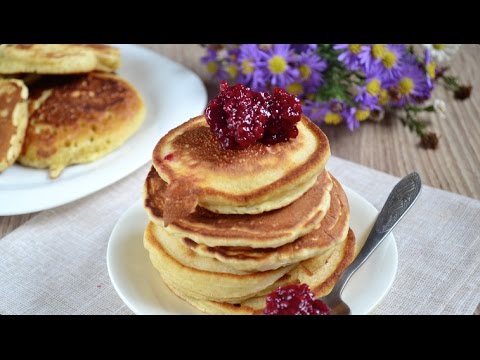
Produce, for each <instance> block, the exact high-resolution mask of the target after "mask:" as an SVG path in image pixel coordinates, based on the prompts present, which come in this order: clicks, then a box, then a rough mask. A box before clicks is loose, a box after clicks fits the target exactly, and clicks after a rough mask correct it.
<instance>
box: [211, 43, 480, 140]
mask: <svg viewBox="0 0 480 360" xmlns="http://www.w3.org/2000/svg"><path fill="white" fill-rule="evenodd" d="M204 46H205V48H206V51H207V53H206V55H205V56H204V57H202V59H201V61H202V63H203V64H205V66H206V68H207V70H208V72H209V73H210V74H211V75H212V76H213V77H214V78H215V79H217V80H228V81H229V82H231V83H243V84H245V85H247V86H249V87H251V88H252V89H253V90H256V91H265V90H272V88H273V87H282V88H285V89H286V90H287V91H288V92H289V93H291V94H294V95H296V96H297V97H298V98H299V99H300V100H301V101H302V104H303V111H304V113H305V114H306V115H307V116H308V117H310V119H311V120H313V121H314V122H316V123H317V124H318V125H320V124H331V125H339V124H346V126H348V128H349V129H350V130H352V131H353V130H355V129H357V128H359V126H360V124H361V123H362V122H363V121H366V120H373V121H381V120H382V119H383V117H384V114H385V113H386V112H391V111H397V112H400V113H399V115H400V116H399V119H400V120H401V121H402V123H403V124H404V125H405V126H407V127H408V128H409V129H410V130H411V131H414V132H415V133H416V134H417V135H418V136H419V137H420V139H421V142H420V143H421V145H422V147H424V148H436V147H437V145H438V137H437V135H436V134H435V133H433V132H429V131H427V126H428V122H426V121H424V120H421V119H420V115H421V113H423V112H435V111H436V112H440V115H442V116H444V115H445V103H444V102H443V101H441V100H435V101H434V102H433V104H429V103H427V101H428V100H429V99H430V98H431V95H432V91H433V89H434V88H435V86H436V85H437V84H442V85H443V86H445V87H446V88H447V89H449V90H451V91H452V92H453V93H454V95H455V98H456V99H459V100H464V99H466V98H468V97H469V95H470V92H471V89H472V88H471V86H462V85H460V84H459V83H458V81H457V79H456V78H455V77H454V76H450V75H448V74H447V72H448V67H447V66H446V65H445V64H446V62H447V61H448V60H449V59H450V58H451V56H452V55H453V54H455V53H456V52H457V50H458V48H459V47H460V45H458V44H424V45H423V46H419V45H408V44H224V45H212V44H209V45H204Z"/></svg>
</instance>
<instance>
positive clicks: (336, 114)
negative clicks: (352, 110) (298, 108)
mask: <svg viewBox="0 0 480 360" xmlns="http://www.w3.org/2000/svg"><path fill="white" fill-rule="evenodd" d="M346 108H347V107H346V105H345V103H344V102H342V101H340V100H336V99H333V100H330V101H326V102H316V101H311V100H305V102H304V104H303V113H304V114H305V115H306V116H308V117H309V118H310V120H312V121H313V122H315V123H317V124H319V125H320V124H323V123H325V124H331V125H337V124H339V123H341V122H342V121H343V119H344V116H343V114H344V111H345V109H346Z"/></svg>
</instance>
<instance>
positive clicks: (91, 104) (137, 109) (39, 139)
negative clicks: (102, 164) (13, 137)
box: [18, 72, 145, 178]
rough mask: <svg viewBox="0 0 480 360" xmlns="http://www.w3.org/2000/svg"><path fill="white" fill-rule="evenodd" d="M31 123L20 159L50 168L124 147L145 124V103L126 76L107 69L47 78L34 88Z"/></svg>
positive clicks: (55, 169) (53, 174) (58, 168)
mask: <svg viewBox="0 0 480 360" xmlns="http://www.w3.org/2000/svg"><path fill="white" fill-rule="evenodd" d="M29 114H30V122H29V126H28V128H27V133H26V136H25V142H24V145H23V149H22V153H21V155H20V157H19V159H18V160H19V162H20V163H21V164H23V165H27V166H31V167H35V168H49V169H50V176H51V177H52V178H56V177H57V176H58V175H59V174H60V173H61V172H62V171H63V169H64V168H65V167H66V166H68V165H71V164H80V163H86V162H91V161H94V160H96V159H98V158H100V157H102V156H104V155H106V154H108V153H109V152H111V151H113V150H114V149H116V148H117V147H119V146H120V145H122V144H123V143H124V142H125V141H126V140H127V139H128V138H129V137H130V136H131V135H132V134H134V133H135V132H136V131H137V130H138V128H139V127H140V125H141V124H142V122H143V119H144V116H145V106H144V103H143V100H142V98H141V96H140V94H139V93H138V92H137V90H136V89H135V88H134V87H133V86H132V85H131V84H129V83H128V82H127V81H125V80H124V79H122V78H120V77H118V76H116V75H112V74H105V73H95V72H94V73H89V74H86V75H70V76H45V77H43V78H42V79H41V80H40V81H38V82H37V83H35V84H34V85H33V86H32V87H31V88H30V99H29Z"/></svg>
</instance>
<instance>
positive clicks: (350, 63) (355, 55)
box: [333, 44, 365, 70]
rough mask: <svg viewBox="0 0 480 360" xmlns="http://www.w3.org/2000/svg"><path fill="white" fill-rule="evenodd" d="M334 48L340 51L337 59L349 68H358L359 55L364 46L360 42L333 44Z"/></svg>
mask: <svg viewBox="0 0 480 360" xmlns="http://www.w3.org/2000/svg"><path fill="white" fill-rule="evenodd" d="M333 48H334V49H335V50H338V51H340V52H341V53H340V55H338V60H339V61H340V62H342V63H343V64H344V65H345V66H346V67H347V68H348V69H350V70H358V69H359V67H360V58H359V55H360V53H361V52H362V50H364V48H365V46H364V45H362V44H335V45H334V46H333Z"/></svg>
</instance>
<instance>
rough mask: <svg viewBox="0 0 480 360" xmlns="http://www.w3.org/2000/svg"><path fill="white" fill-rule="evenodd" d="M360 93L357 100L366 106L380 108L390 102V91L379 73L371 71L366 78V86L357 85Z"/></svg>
mask: <svg viewBox="0 0 480 360" xmlns="http://www.w3.org/2000/svg"><path fill="white" fill-rule="evenodd" d="M357 90H358V95H357V96H356V97H355V101H356V102H357V103H360V104H361V105H363V106H364V107H368V108H370V109H376V110H380V109H381V107H382V106H385V105H386V104H387V102H388V93H387V90H386V88H385V82H384V80H383V79H382V77H381V75H380V74H379V73H371V74H369V76H368V77H367V79H366V80H365V85H364V86H359V87H357Z"/></svg>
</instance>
